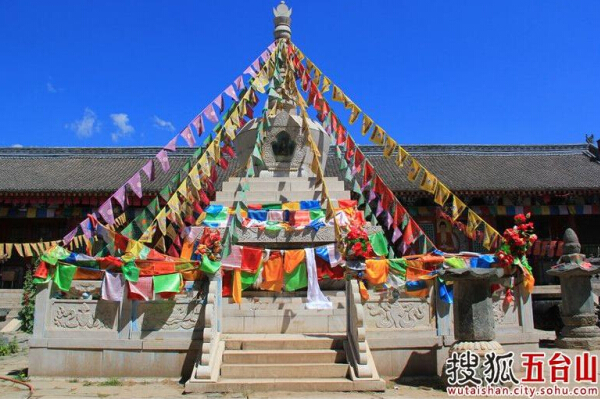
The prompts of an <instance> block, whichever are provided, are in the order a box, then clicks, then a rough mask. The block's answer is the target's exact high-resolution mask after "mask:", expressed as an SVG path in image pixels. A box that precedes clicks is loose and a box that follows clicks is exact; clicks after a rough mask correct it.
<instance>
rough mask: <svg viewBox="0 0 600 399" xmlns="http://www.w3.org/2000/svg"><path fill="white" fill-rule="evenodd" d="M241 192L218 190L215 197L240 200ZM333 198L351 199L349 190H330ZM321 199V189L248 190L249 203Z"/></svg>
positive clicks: (223, 200)
mask: <svg viewBox="0 0 600 399" xmlns="http://www.w3.org/2000/svg"><path fill="white" fill-rule="evenodd" d="M241 194H242V193H241V192H237V193H234V192H225V191H218V192H217V194H216V197H215V202H218V203H225V202H228V201H234V200H240V199H241ZM329 198H331V199H350V192H349V191H342V190H340V191H333V190H330V191H329ZM317 199H321V191H311V190H306V191H288V192H285V191H284V192H277V191H248V192H246V202H247V203H249V204H250V203H263V202H264V203H267V202H293V201H306V200H317Z"/></svg>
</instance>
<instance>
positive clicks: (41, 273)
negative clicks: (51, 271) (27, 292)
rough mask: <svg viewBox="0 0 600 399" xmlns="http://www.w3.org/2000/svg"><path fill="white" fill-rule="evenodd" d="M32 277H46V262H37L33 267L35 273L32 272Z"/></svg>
mask: <svg viewBox="0 0 600 399" xmlns="http://www.w3.org/2000/svg"><path fill="white" fill-rule="evenodd" d="M33 277H35V278H41V279H46V278H48V264H47V263H46V262H44V261H41V262H40V263H39V264H38V267H37V268H36V269H35V273H33Z"/></svg>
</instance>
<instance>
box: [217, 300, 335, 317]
mask: <svg viewBox="0 0 600 399" xmlns="http://www.w3.org/2000/svg"><path fill="white" fill-rule="evenodd" d="M345 314H346V308H345V306H344V304H342V303H339V302H338V303H332V309H306V307H305V306H304V305H297V304H287V303H285V304H281V307H276V306H271V307H266V306H265V307H261V308H259V309H254V308H253V307H252V306H251V305H250V306H240V307H237V306H235V305H234V306H223V317H279V318H282V317H286V316H288V317H304V316H314V317H319V316H344V315H345Z"/></svg>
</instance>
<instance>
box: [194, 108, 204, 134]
mask: <svg viewBox="0 0 600 399" xmlns="http://www.w3.org/2000/svg"><path fill="white" fill-rule="evenodd" d="M192 126H194V127H195V128H196V131H197V132H198V136H200V135H202V133H204V119H202V113H200V114H198V115H196V117H195V118H194V119H193V120H192Z"/></svg>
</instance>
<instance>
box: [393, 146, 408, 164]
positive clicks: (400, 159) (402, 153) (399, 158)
mask: <svg viewBox="0 0 600 399" xmlns="http://www.w3.org/2000/svg"><path fill="white" fill-rule="evenodd" d="M407 157H408V152H406V150H405V149H404V148H402V147H398V153H397V154H396V161H395V162H396V165H397V166H398V167H400V168H402V167H404V161H405V160H406V158H407Z"/></svg>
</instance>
